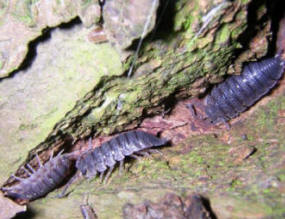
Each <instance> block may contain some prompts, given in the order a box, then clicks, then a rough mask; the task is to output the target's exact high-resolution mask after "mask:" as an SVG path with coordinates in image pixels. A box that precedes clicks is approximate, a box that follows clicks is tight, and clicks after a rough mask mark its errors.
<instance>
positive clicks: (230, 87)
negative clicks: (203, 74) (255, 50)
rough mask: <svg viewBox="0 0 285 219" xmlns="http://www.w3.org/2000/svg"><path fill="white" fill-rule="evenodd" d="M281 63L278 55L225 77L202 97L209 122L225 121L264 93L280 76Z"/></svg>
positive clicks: (282, 68)
mask: <svg viewBox="0 0 285 219" xmlns="http://www.w3.org/2000/svg"><path fill="white" fill-rule="evenodd" d="M284 65H285V62H284V61H283V60H282V59H281V57H280V56H279V55H276V56H275V57H273V58H267V59H264V60H262V61H258V62H252V63H250V64H248V65H247V66H246V67H245V68H244V70H243V72H242V74H241V75H234V76H231V77H229V78H228V79H227V80H226V81H224V82H223V83H221V84H219V85H218V86H216V87H214V88H213V89H212V91H211V93H210V94H209V95H207V96H206V98H205V102H204V105H205V112H206V114H207V116H208V118H209V119H210V120H211V122H212V123H218V122H226V121H228V120H229V119H232V118H235V117H237V116H238V115H239V114H240V113H241V112H244V111H245V110H246V109H247V108H249V107H250V106H252V105H253V104H254V103H255V102H257V101H258V100H259V99H260V98H261V97H262V96H264V95H265V94H267V93H268V92H269V91H270V90H271V89H272V88H273V87H274V86H275V85H276V84H277V82H278V80H279V79H280V78H281V77H282V75H283V72H284Z"/></svg>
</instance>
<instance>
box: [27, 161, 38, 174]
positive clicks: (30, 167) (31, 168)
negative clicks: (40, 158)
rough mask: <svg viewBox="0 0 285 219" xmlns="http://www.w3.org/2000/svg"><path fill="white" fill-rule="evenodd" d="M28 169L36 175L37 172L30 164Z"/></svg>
mask: <svg viewBox="0 0 285 219" xmlns="http://www.w3.org/2000/svg"><path fill="white" fill-rule="evenodd" d="M26 166H27V168H28V169H29V170H30V171H31V172H32V173H35V172H36V171H35V169H34V168H33V167H32V166H31V165H30V164H28V163H27V165H26Z"/></svg>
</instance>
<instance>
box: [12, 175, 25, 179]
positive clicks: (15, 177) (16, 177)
mask: <svg viewBox="0 0 285 219" xmlns="http://www.w3.org/2000/svg"><path fill="white" fill-rule="evenodd" d="M11 176H12V177H13V178H14V179H16V180H19V181H22V180H23V179H24V178H21V177H18V176H15V175H14V174H12V175H11Z"/></svg>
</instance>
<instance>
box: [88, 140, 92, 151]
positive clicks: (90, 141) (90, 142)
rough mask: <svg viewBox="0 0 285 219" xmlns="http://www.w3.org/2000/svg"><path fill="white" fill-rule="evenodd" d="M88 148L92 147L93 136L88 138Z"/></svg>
mask: <svg viewBox="0 0 285 219" xmlns="http://www.w3.org/2000/svg"><path fill="white" fill-rule="evenodd" d="M88 148H89V149H92V138H91V137H90V138H89V139H88Z"/></svg>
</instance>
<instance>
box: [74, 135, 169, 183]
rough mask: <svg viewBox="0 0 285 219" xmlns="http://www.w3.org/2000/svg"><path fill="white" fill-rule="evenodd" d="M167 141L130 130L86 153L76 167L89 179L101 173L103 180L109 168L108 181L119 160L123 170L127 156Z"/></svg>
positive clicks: (106, 178) (140, 152) (78, 160)
mask: <svg viewBox="0 0 285 219" xmlns="http://www.w3.org/2000/svg"><path fill="white" fill-rule="evenodd" d="M167 142H168V141H167V140H165V139H160V138H157V137H155V136H154V135H152V134H149V133H147V132H143V131H129V132H126V133H122V134H120V135H118V136H116V137H114V138H113V139H111V140H110V141H107V142H105V143H103V144H102V145H101V146H99V147H96V148H95V149H92V150H89V151H87V152H86V153H84V154H83V155H82V156H80V157H79V158H78V159H77V161H76V168H77V169H78V170H79V171H80V172H81V174H82V175H83V176H85V177H86V178H89V179H90V178H93V177H95V176H96V175H97V173H100V178H101V180H102V179H103V175H104V172H105V171H106V170H107V169H108V168H109V170H108V172H107V174H106V176H105V182H106V181H107V180H108V178H109V176H110V174H111V173H112V171H113V169H114V167H115V165H116V163H117V162H120V170H121V169H122V165H123V162H124V159H125V157H127V156H131V157H132V156H135V154H136V153H137V154H143V152H144V150H146V149H150V148H152V147H157V146H162V145H165V144H166V143H167ZM90 144H91V143H90Z"/></svg>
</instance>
